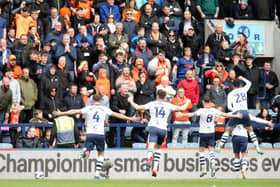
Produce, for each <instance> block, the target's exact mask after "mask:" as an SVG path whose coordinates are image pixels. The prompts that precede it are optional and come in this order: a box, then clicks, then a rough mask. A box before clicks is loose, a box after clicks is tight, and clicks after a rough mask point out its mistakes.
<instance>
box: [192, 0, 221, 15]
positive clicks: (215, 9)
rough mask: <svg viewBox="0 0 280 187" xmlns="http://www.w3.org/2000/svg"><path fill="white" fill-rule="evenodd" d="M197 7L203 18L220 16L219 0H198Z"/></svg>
mask: <svg viewBox="0 0 280 187" xmlns="http://www.w3.org/2000/svg"><path fill="white" fill-rule="evenodd" d="M196 9H197V11H198V13H199V14H200V17H201V18H202V19H205V18H218V15H219V10H220V8H219V1H218V0H197V1H196Z"/></svg>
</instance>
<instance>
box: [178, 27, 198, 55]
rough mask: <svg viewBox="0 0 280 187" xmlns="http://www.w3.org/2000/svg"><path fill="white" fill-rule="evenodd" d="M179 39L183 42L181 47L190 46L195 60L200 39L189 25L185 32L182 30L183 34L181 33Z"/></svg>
mask: <svg viewBox="0 0 280 187" xmlns="http://www.w3.org/2000/svg"><path fill="white" fill-rule="evenodd" d="M181 40H182V43H183V47H184V48H185V47H190V48H191V51H192V57H193V59H194V60H197V58H198V51H199V48H200V46H201V40H200V38H199V37H198V36H197V34H196V33H195V31H194V28H193V27H189V28H188V30H187V31H186V33H185V32H184V33H183V35H181Z"/></svg>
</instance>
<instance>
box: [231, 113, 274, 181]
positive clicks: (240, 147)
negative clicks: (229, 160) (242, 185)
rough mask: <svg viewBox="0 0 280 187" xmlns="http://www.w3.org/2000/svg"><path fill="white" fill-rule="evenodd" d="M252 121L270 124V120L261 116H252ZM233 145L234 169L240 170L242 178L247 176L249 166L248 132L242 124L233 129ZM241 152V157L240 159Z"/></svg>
mask: <svg viewBox="0 0 280 187" xmlns="http://www.w3.org/2000/svg"><path fill="white" fill-rule="evenodd" d="M250 119H251V121H254V122H256V123H263V124H269V123H270V122H269V121H267V120H264V119H261V118H257V117H254V116H250ZM232 147H233V153H234V163H233V164H234V170H235V171H236V172H238V171H240V165H241V173H242V178H243V179H246V178H247V167H248V159H247V158H248V133H247V130H246V128H245V127H244V126H243V125H242V124H238V125H236V127H235V128H234V129H233V131H232ZM240 154H241V159H240Z"/></svg>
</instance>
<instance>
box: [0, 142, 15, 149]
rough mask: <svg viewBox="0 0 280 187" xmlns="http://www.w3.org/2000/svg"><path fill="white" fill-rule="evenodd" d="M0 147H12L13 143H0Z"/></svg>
mask: <svg viewBox="0 0 280 187" xmlns="http://www.w3.org/2000/svg"><path fill="white" fill-rule="evenodd" d="M0 149H13V145H12V144H10V143H0Z"/></svg>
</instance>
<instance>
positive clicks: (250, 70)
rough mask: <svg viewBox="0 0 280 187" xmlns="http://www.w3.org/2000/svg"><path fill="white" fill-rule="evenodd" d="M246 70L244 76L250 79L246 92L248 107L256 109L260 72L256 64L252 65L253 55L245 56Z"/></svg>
mask: <svg viewBox="0 0 280 187" xmlns="http://www.w3.org/2000/svg"><path fill="white" fill-rule="evenodd" d="M245 58H246V67H247V68H246V71H245V74H244V77H245V78H246V79H248V80H249V81H251V83H252V86H251V88H250V89H249V91H248V92H247V98H248V99H247V101H248V108H249V109H256V101H257V95H258V92H259V84H260V79H259V76H260V72H259V69H258V67H257V66H255V65H254V63H253V62H254V59H255V58H254V57H253V56H246V57H245Z"/></svg>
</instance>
